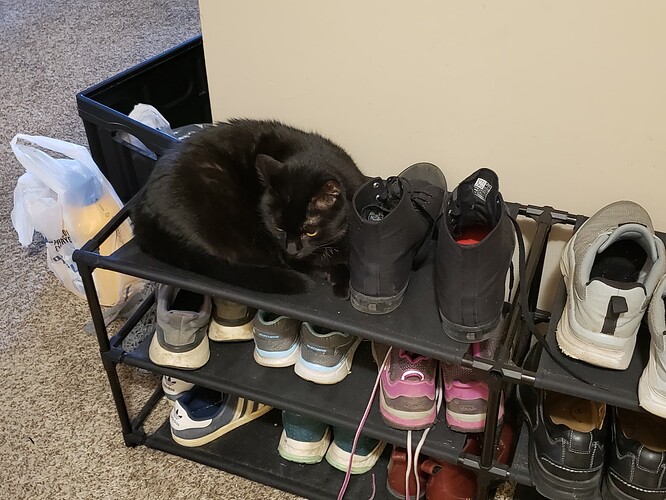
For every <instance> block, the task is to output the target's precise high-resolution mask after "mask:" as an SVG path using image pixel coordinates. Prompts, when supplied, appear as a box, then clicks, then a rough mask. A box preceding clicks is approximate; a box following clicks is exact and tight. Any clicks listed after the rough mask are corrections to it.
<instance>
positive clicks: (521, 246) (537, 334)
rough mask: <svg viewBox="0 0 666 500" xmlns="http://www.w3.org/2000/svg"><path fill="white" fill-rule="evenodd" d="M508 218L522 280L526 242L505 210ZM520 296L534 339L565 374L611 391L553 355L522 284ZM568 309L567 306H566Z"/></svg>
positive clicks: (516, 224)
mask: <svg viewBox="0 0 666 500" xmlns="http://www.w3.org/2000/svg"><path fill="white" fill-rule="evenodd" d="M505 213H506V216H507V217H508V218H509V220H510V221H511V224H513V228H514V231H515V232H516V239H517V240H518V274H519V275H520V278H521V280H522V278H523V277H524V276H525V274H526V267H527V266H526V263H525V260H526V259H525V242H524V241H523V233H522V231H521V230H520V226H519V225H518V221H516V220H515V219H514V218H513V217H511V216H510V215H509V213H508V211H506V210H505ZM518 294H519V297H518V299H519V300H520V308H521V309H522V313H523V318H524V319H525V324H526V325H527V328H528V330H529V331H530V333H531V334H532V335H534V338H536V339H537V342H539V344H541V347H542V348H543V349H544V350H545V351H546V352H547V353H548V355H549V356H550V357H551V359H552V360H553V361H555V363H556V364H557V365H558V366H559V367H560V368H562V369H563V370H564V371H565V372H567V373H568V374H569V375H571V376H572V377H574V378H576V379H578V380H580V381H581V382H584V383H586V384H588V385H591V386H593V387H596V388H598V389H602V390H604V391H610V388H609V387H607V386H605V385H603V384H599V383H597V382H592V381H591V380H588V378H587V377H585V376H584V375H581V374H580V373H577V372H576V370H574V369H573V368H570V367H568V366H566V365H565V364H564V363H563V362H562V361H560V360H559V359H558V358H557V356H556V355H555V353H553V351H552V349H551V348H550V346H549V345H548V341H547V340H546V337H544V335H543V334H542V333H541V332H540V331H539V330H538V328H537V326H536V324H535V323H534V315H533V313H532V311H530V310H529V301H528V297H527V294H528V291H527V287H526V286H524V284H522V283H521V286H519V288H518ZM565 307H566V306H565Z"/></svg>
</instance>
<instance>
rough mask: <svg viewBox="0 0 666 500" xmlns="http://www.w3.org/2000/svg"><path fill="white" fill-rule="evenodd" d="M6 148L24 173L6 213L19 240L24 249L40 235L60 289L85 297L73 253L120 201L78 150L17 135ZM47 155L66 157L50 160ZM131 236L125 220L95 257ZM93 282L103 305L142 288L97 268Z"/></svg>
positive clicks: (139, 283) (134, 281) (86, 154)
mask: <svg viewBox="0 0 666 500" xmlns="http://www.w3.org/2000/svg"><path fill="white" fill-rule="evenodd" d="M10 144H11V147H12V150H13V151H14V154H15V155H16V158H17V159H18V160H19V162H21V164H22V165H23V167H24V168H25V170H26V173H25V174H23V175H22V176H21V177H20V178H19V180H18V182H17V184H16V188H15V189H14V209H13V210H12V215H11V217H12V224H13V225H14V229H16V232H17V233H18V236H19V242H20V243H21V244H22V245H24V246H27V245H29V244H30V243H31V242H32V238H33V233H34V231H38V232H40V233H42V234H43V235H44V237H45V238H46V240H47V243H46V258H47V264H48V267H49V269H51V271H53V272H54V273H55V275H56V276H57V277H58V279H59V280H60V281H61V282H62V283H63V285H65V288H67V289H68V290H70V291H71V292H74V293H75V294H76V295H78V296H80V297H83V298H85V292H84V289H83V283H82V282H81V277H80V276H79V273H78V270H77V268H76V263H75V262H73V261H72V253H73V252H74V250H75V249H76V248H81V247H82V246H83V245H84V244H85V243H86V242H87V241H88V240H90V239H91V238H92V237H93V236H94V235H95V234H97V233H98V232H99V230H100V229H102V227H103V226H104V225H105V224H106V223H107V222H108V221H109V220H111V218H112V217H113V216H114V215H115V214H117V213H118V211H119V210H120V208H121V207H122V203H121V201H120V199H119V198H118V195H117V194H116V192H115V190H114V189H113V187H112V186H111V184H110V183H109V181H108V180H107V179H106V178H105V177H104V175H102V172H101V171H100V170H99V168H98V167H97V165H96V164H95V162H94V160H93V159H92V156H90V153H89V152H88V150H87V149H86V148H84V147H83V146H79V145H77V144H72V143H69V142H65V141H60V140H58V139H51V138H48V137H41V136H31V135H24V134H17V135H16V136H15V137H14V138H13V139H12V140H11V142H10ZM46 151H50V152H55V153H58V154H59V156H64V157H65V158H54V157H53V156H51V155H50V154H48V153H47V152H46ZM131 238H132V229H131V227H130V225H129V224H128V223H127V221H125V222H124V223H123V224H122V225H121V226H120V227H119V228H118V229H117V230H116V231H115V232H114V234H112V235H111V236H110V237H109V238H108V239H107V240H106V242H104V243H103V244H102V245H101V246H100V249H99V251H100V254H102V255H109V254H110V253H112V252H114V251H115V250H117V249H118V248H120V247H121V246H122V245H123V244H124V243H125V242H127V241H129V240H130V239H131ZM93 279H94V280H95V285H96V288H97V293H98V295H99V301H100V304H102V305H103V306H113V305H115V304H117V303H118V302H119V301H122V300H125V299H126V298H127V297H128V296H129V295H131V294H132V293H133V292H134V291H135V290H136V289H138V288H141V286H142V284H143V281H142V280H140V279H138V278H135V277H132V276H126V275H123V274H120V273H115V272H112V271H107V270H104V269H96V270H95V271H94V272H93Z"/></svg>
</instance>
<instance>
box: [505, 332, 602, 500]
mask: <svg viewBox="0 0 666 500" xmlns="http://www.w3.org/2000/svg"><path fill="white" fill-rule="evenodd" d="M540 355H541V346H540V345H539V344H536V346H535V348H533V349H532V351H531V352H530V354H529V356H528V358H527V360H526V361H525V365H524V366H525V368H527V369H529V370H533V371H536V369H537V367H538V365H539V357H540ZM516 393H517V396H518V401H519V403H520V406H521V407H522V409H523V412H524V414H525V417H526V420H527V422H526V423H527V425H528V430H529V434H530V437H529V453H528V465H529V469H530V477H531V478H532V482H533V483H534V487H535V488H536V490H537V491H538V492H539V493H541V494H542V495H543V496H545V497H547V498H579V499H586V500H593V499H594V500H596V499H598V498H599V489H600V487H601V480H602V478H603V473H604V460H605V455H606V439H607V436H608V430H607V429H608V425H606V404H605V403H597V402H594V401H588V400H585V399H581V398H577V397H573V396H567V395H564V394H559V393H555V392H549V391H543V390H539V389H536V388H534V387H531V386H528V385H525V384H521V385H519V386H518V388H517V390H516Z"/></svg>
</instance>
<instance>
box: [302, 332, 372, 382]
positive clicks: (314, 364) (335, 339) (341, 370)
mask: <svg viewBox="0 0 666 500" xmlns="http://www.w3.org/2000/svg"><path fill="white" fill-rule="evenodd" d="M360 343H361V338H360V337H356V336H354V335H349V334H347V333H342V332H338V331H335V330H331V329H329V328H324V327H320V326H315V325H312V324H310V323H303V324H302V325H301V349H300V352H299V355H298V358H297V359H296V364H295V365H294V371H295V372H296V375H298V376H299V377H301V378H302V379H305V380H309V381H311V382H314V383H316V384H337V383H338V382H340V381H342V380H344V378H345V377H346V376H347V375H348V374H349V372H350V371H351V366H352V360H353V359H354V354H355V352H356V348H357V347H358V345H359V344H360Z"/></svg>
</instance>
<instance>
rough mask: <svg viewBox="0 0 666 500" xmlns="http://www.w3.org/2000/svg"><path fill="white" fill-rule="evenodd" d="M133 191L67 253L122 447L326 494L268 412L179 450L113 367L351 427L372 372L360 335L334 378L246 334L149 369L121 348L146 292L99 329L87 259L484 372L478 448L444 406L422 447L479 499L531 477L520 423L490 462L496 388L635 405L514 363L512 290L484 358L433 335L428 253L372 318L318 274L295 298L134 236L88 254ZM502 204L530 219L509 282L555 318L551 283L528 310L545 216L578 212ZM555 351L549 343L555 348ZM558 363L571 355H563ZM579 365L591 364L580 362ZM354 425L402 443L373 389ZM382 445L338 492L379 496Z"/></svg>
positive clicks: (331, 488)
mask: <svg viewBox="0 0 666 500" xmlns="http://www.w3.org/2000/svg"><path fill="white" fill-rule="evenodd" d="M135 200H136V197H135V198H134V199H133V200H131V201H130V202H129V203H128V204H127V205H126V206H125V207H124V208H123V209H122V210H121V211H120V212H119V213H118V214H117V215H116V217H114V219H113V220H112V221H110V222H109V224H107V226H106V227H104V228H103V229H102V230H101V231H100V232H99V233H98V234H97V235H96V236H95V237H94V238H93V239H92V240H90V241H89V242H88V243H87V244H86V245H85V246H84V247H83V248H82V249H80V250H77V251H76V252H75V253H74V261H75V262H76V263H77V265H78V269H79V273H80V275H81V278H82V280H83V284H84V287H85V292H86V296H87V299H88V304H89V307H90V313H91V316H92V320H93V323H94V325H95V331H96V335H97V339H98V342H99V346H100V352H101V357H102V362H103V366H104V369H105V370H106V373H107V376H108V378H109V383H110V386H111V392H112V394H113V398H114V402H115V405H116V408H117V412H118V417H119V420H120V427H121V432H122V435H123V438H124V441H125V444H126V445H127V446H137V445H145V446H148V447H150V448H154V449H158V450H162V451H165V452H167V453H172V454H174V455H179V456H181V457H184V458H187V459H189V460H194V461H196V462H200V463H203V464H206V465H209V466H212V467H216V468H218V469H222V470H225V471H228V472H231V473H233V474H237V475H240V476H243V477H246V478H248V479H251V480H255V481H258V482H261V483H264V484H267V485H270V486H273V487H276V488H279V489H282V490H285V491H289V492H292V493H295V494H297V495H301V496H304V497H307V498H312V499H320V498H321V499H330V498H336V497H337V494H338V491H339V488H340V486H341V484H342V480H343V477H344V474H343V473H341V472H339V471H337V470H335V469H333V468H332V467H330V466H329V465H328V464H327V463H325V462H322V463H320V464H317V465H302V464H295V463H291V462H287V461H285V460H283V459H282V458H281V457H280V456H279V455H278V453H277V443H278V440H279V436H280V432H281V425H280V414H279V412H270V413H268V414H267V415H265V416H264V417H262V418H260V419H258V420H256V421H254V422H251V423H250V424H248V425H245V426H243V427H241V428H239V429H237V430H235V431H234V432H232V433H230V434H228V435H225V436H223V437H221V438H219V439H217V440H215V441H213V442H211V443H209V444H207V445H204V446H202V447H198V448H186V447H182V446H180V445H178V444H176V443H175V442H174V441H173V440H172V439H171V435H170V429H169V423H168V415H165V422H164V424H163V425H162V426H161V427H160V428H159V429H158V430H157V431H156V432H154V433H150V434H147V433H146V432H145V431H144V428H143V424H144V422H145V420H146V418H147V416H148V415H149V414H150V412H151V411H152V410H153V408H154V407H155V405H156V404H157V402H158V401H159V400H160V398H161V397H162V388H161V384H159V383H157V384H156V389H155V392H154V393H153V394H152V396H151V397H149V398H148V400H147V401H146V402H145V404H144V405H143V408H142V409H141V410H140V411H139V412H138V414H137V415H133V416H130V415H129V413H128V410H127V405H126V403H125V398H124V396H123V387H122V386H121V383H120V380H119V378H118V374H117V366H118V365H119V364H126V365H130V366H135V367H138V368H142V369H145V370H149V371H151V372H153V373H156V374H159V375H170V376H173V377H176V378H179V379H183V380H186V381H189V382H192V383H195V384H198V385H202V386H207V387H210V388H212V389H216V390H219V391H224V392H229V393H233V394H238V395H240V396H244V397H247V398H249V399H252V400H256V401H260V402H263V403H266V404H269V405H271V406H273V407H275V408H279V409H284V410H291V411H295V412H299V413H301V414H304V415H308V416H311V417H315V418H318V419H319V420H322V421H324V422H326V423H329V424H332V425H336V426H341V427H346V428H349V429H356V428H357V426H358V424H359V421H360V419H361V416H362V414H363V411H364V409H365V405H366V404H367V401H368V399H369V397H370V393H371V390H372V386H373V384H374V381H375V378H376V375H377V367H376V365H375V364H374V362H373V361H372V357H371V354H370V344H369V342H363V343H362V344H361V346H360V347H359V349H358V351H357V354H356V356H355V358H354V362H353V366H352V372H351V374H350V375H349V376H348V377H347V378H345V379H344V380H343V381H342V382H340V383H338V384H335V385H330V386H324V385H316V384H313V383H311V382H307V381H305V380H302V379H300V378H299V377H297V376H296V375H295V374H294V372H293V370H291V369H288V368H267V367H263V366H259V365H257V364H256V363H255V362H254V361H253V359H252V352H253V347H254V346H253V343H252V342H243V343H215V342H211V343H210V344H211V346H210V349H211V357H210V361H209V362H208V363H207V364H206V365H205V366H204V367H202V368H200V369H198V370H193V371H182V370H178V369H172V368H166V367H160V366H157V365H155V364H153V363H152V362H151V361H150V359H149V356H148V345H149V342H150V339H147V340H146V341H145V342H144V343H143V344H142V345H140V346H139V347H138V348H137V349H136V350H134V351H132V352H127V351H125V350H124V349H123V348H122V340H123V339H124V338H125V337H126V336H127V335H128V334H129V333H130V332H131V330H132V328H133V327H134V326H135V325H136V324H137V323H138V322H139V320H140V319H141V318H142V317H143V315H145V314H146V312H147V311H148V310H149V309H150V306H151V305H152V304H153V302H154V300H155V299H154V296H152V297H150V298H149V299H147V300H146V301H145V302H144V303H142V305H141V307H140V308H139V309H138V310H137V311H136V313H135V314H134V315H133V316H132V317H131V318H129V319H128V320H127V321H126V323H125V324H124V325H122V327H121V328H120V329H119V331H118V333H117V334H116V335H114V336H113V337H111V338H109V334H108V332H107V329H106V326H105V325H104V321H103V317H102V311H101V308H100V304H99V300H98V295H97V291H96V289H95V285H94V282H93V279H92V272H93V271H94V270H95V269H97V268H103V269H108V270H111V271H115V272H119V273H123V274H127V275H131V276H136V277H139V278H144V279H146V280H150V281H154V282H159V283H165V284H169V285H172V286H176V287H179V288H185V289H189V290H191V291H194V292H198V293H201V294H207V295H211V296H219V297H222V298H226V299H229V300H233V301H237V302H240V303H244V304H247V305H249V306H252V307H255V308H260V309H266V310H269V311H272V312H275V313H279V314H284V315H287V316H291V317H293V318H297V319H299V320H302V321H310V322H313V323H315V324H317V325H321V326H324V327H328V328H333V329H338V330H341V331H344V332H347V333H351V334H354V335H358V336H360V337H362V338H364V339H367V340H374V341H377V342H381V343H384V344H389V345H393V346H397V347H402V348H404V349H407V350H410V351H413V352H418V353H420V354H422V355H425V356H429V357H432V358H435V359H439V360H440V361H444V362H448V363H455V364H458V365H462V366H467V367H470V368H473V369H475V370H479V371H481V372H486V373H487V375H488V379H489V388H490V396H489V402H488V406H489V408H488V418H487V419H486V429H485V433H484V443H483V452H482V453H481V455H480V456H476V455H470V454H466V453H463V452H462V450H463V445H464V441H465V437H466V435H465V434H460V433H456V432H453V431H451V430H450V429H449V428H448V427H447V426H446V423H445V421H444V412H443V411H441V412H440V415H439V418H438V422H437V424H436V425H435V426H434V428H433V429H432V431H431V432H430V434H429V435H428V438H427V440H426V442H425V445H424V446H423V449H422V452H421V453H422V454H423V455H428V456H431V457H433V458H437V459H440V460H444V461H447V462H450V463H453V464H459V465H461V466H463V467H466V468H469V469H472V470H474V471H476V474H477V481H478V488H477V496H476V498H477V499H478V500H481V499H486V498H488V497H489V494H490V493H489V492H490V491H491V489H492V487H493V486H494V485H496V484H497V482H498V481H499V480H504V479H509V480H513V481H517V482H518V483H521V484H522V485H524V486H526V487H529V486H531V480H530V476H529V470H528V466H527V434H526V432H524V429H523V432H517V433H516V434H517V435H520V437H519V438H518V442H517V445H516V453H515V457H514V459H513V463H512V464H511V465H509V466H506V465H503V464H500V463H498V462H496V461H494V460H493V455H494V453H493V452H494V449H495V446H494V445H495V442H496V439H497V438H498V436H499V433H498V432H496V431H497V416H498V409H499V403H500V397H501V393H502V392H504V393H505V395H506V397H507V400H509V401H510V400H511V398H512V394H513V387H515V384H519V383H527V384H534V385H535V386H537V387H540V388H549V389H553V390H559V391H561V392H565V393H570V394H576V395H580V394H585V395H586V397H590V398H592V397H593V396H594V397H593V399H598V398H599V397H602V396H604V397H606V396H607V397H608V398H610V399H611V400H613V404H618V401H620V400H621V402H623V403H624V406H627V407H634V406H635V405H637V401H636V398H635V394H634V395H633V399H631V397H630V395H629V394H628V393H629V392H630V391H628V390H627V391H625V392H626V394H625V392H622V391H613V393H612V394H610V393H608V394H603V395H601V394H598V393H593V392H591V391H590V388H589V386H585V384H582V383H576V381H574V380H572V379H571V377H569V376H568V375H567V374H566V373H565V372H563V371H561V370H558V366H557V365H555V364H554V363H552V362H550V360H549V358H548V356H546V355H544V356H542V366H540V367H539V370H538V371H537V372H536V373H534V372H529V371H526V370H523V369H522V368H521V367H520V365H521V362H522V360H523V358H524V356H525V354H526V352H527V349H528V347H529V343H530V335H529V332H528V330H527V328H526V327H525V324H524V321H523V320H522V313H523V312H522V311H521V307H520V304H519V300H517V299H516V300H514V301H513V302H512V303H511V304H508V308H509V309H508V313H507V314H508V318H507V321H506V330H505V332H504V334H503V335H504V336H503V340H502V342H501V343H500V347H499V348H498V349H497V351H496V353H495V357H494V359H481V358H476V357H473V356H471V355H470V354H468V353H467V349H468V345H466V344H461V343H458V342H455V341H453V340H451V339H449V338H448V337H447V336H446V335H445V334H444V333H443V332H442V329H441V325H440V320H439V316H438V313H437V306H436V301H435V295H434V290H435V287H434V277H433V274H434V273H433V266H434V261H433V259H432V258H431V259H430V260H427V261H426V262H425V264H424V265H423V266H422V267H421V268H420V269H418V270H417V271H415V272H413V273H412V276H411V279H410V284H409V288H408V290H407V293H406V294H405V297H404V301H403V303H402V305H401V306H400V307H399V308H398V309H397V310H395V311H394V312H392V313H390V314H386V315H382V316H371V315H367V314H364V313H361V312H359V311H356V310H355V309H353V308H352V306H351V305H350V303H349V302H348V301H341V300H339V299H337V298H335V297H334V296H333V294H332V291H331V289H330V286H329V285H328V284H326V283H317V284H316V285H315V286H314V288H313V289H312V290H311V291H310V292H309V293H308V294H307V296H305V297H304V296H302V295H300V296H287V295H277V294H266V293H260V292H255V291H252V290H248V289H245V288H241V287H234V286H230V285H226V284H224V283H221V282H218V281H215V280H212V279H210V278H207V277H205V276H201V275H197V274H193V273H191V272H187V271H184V270H181V269H178V268H175V267H172V266H169V265H166V264H164V263H162V262H160V261H158V260H156V259H153V258H152V257H149V256H147V255H145V254H144V253H142V252H141V251H140V249H139V248H138V245H136V244H135V242H134V241H130V242H129V243H127V244H126V245H125V246H123V247H122V248H120V249H118V250H117V251H116V252H114V253H113V254H112V255H109V256H101V255H100V254H99V253H98V248H99V246H100V245H101V244H102V242H104V241H105V240H106V238H108V237H109V235H110V234H111V233H112V232H113V231H114V230H115V229H116V228H117V227H118V226H119V225H120V224H121V223H122V222H123V221H124V220H125V219H127V217H128V214H129V209H130V207H131V206H132V204H133V202H134V201H135ZM508 207H509V211H510V213H511V214H512V215H513V216H514V217H518V219H519V220H520V219H521V218H527V219H531V220H532V221H533V223H531V225H532V226H534V227H535V232H534V236H533V238H532V244H531V246H530V252H529V254H528V256H527V262H526V263H527V265H526V270H525V271H526V272H525V276H522V277H519V276H518V273H517V271H516V282H518V280H519V279H520V280H521V283H520V284H519V285H518V286H527V287H528V293H529V295H528V297H529V305H530V309H531V310H532V312H533V314H534V317H535V321H536V322H537V323H539V322H547V321H549V320H551V319H552V321H551V326H552V325H555V324H556V323H557V319H558V317H559V314H561V308H562V306H563V298H562V292H563V289H562V287H561V290H560V292H559V293H558V299H557V300H556V301H555V304H554V305H553V312H552V314H551V313H549V312H546V311H537V310H535V305H536V299H537V295H538V289H539V284H540V281H541V274H542V268H543V262H544V257H545V253H546V247H547V243H548V237H549V234H550V231H551V228H552V227H553V226H554V225H556V224H569V225H574V224H577V223H581V222H582V218H580V217H576V216H571V215H569V214H567V213H566V212H561V211H557V210H554V209H552V208H550V207H535V206H528V205H519V204H515V203H509V204H508ZM433 250H434V248H433ZM431 253H432V252H431ZM516 296H517V294H516ZM553 337H554V336H553V335H552V332H550V335H549V338H550V340H553ZM553 341H554V340H553ZM555 351H556V352H557V348H555ZM636 356H641V354H640V352H639V350H637V354H636ZM636 356H635V357H636ZM643 361H644V359H643V358H639V359H637V360H634V361H632V367H635V368H636V370H638V368H639V364H640V363H642V362H643ZM564 362H574V361H573V360H568V359H567V360H564ZM589 370H599V369H595V368H592V367H589ZM638 375H640V372H638ZM638 375H637V377H638ZM603 376H604V377H608V374H607V372H604V375H603ZM622 377H626V374H618V377H617V382H618V387H620V386H622V385H623V386H627V382H626V380H624V379H623V378H622ZM627 378H628V377H627ZM606 380H608V378H607V379H606ZM636 380H637V378H636ZM634 392H635V391H634ZM616 399H617V401H616ZM621 406H622V404H621ZM507 408H511V405H510V404H508V405H507ZM364 433H365V434H367V435H368V436H371V437H374V438H377V439H382V440H385V441H387V442H389V443H393V444H397V445H399V446H402V447H405V446H406V442H407V433H406V432H405V431H399V430H396V429H392V428H390V427H388V426H387V425H385V424H384V423H383V421H382V419H381V416H380V413H379V408H378V402H377V398H375V403H374V407H373V409H372V411H371V413H370V416H369V418H368V420H367V422H366V424H365V426H364ZM420 436H421V433H420V432H415V435H414V436H413V443H417V442H418V440H419V438H420ZM389 454H390V447H387V449H386V451H385V453H384V455H383V457H382V458H381V459H380V460H379V462H378V463H377V465H376V466H375V467H374V469H373V470H372V471H371V472H370V473H366V474H363V475H359V476H352V480H351V482H350V486H349V488H348V490H347V493H346V496H345V498H350V499H362V498H370V496H371V494H372V491H373V485H372V475H373V474H374V476H375V484H376V494H375V498H378V499H380V498H388V493H387V492H385V487H384V485H385V483H386V466H387V463H388V456H389ZM535 495H536V493H535ZM534 498H536V497H534Z"/></svg>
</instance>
